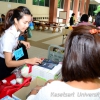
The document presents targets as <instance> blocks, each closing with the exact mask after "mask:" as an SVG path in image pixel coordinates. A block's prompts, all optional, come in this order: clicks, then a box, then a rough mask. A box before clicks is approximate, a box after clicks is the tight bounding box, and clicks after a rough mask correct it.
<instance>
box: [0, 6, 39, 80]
mask: <svg viewBox="0 0 100 100" xmlns="http://www.w3.org/2000/svg"><path fill="white" fill-rule="evenodd" d="M30 22H31V12H30V11H29V9H28V8H26V7H24V6H19V7H17V8H15V9H11V10H9V11H8V12H7V14H6V17H5V23H4V24H5V26H4V31H3V32H2V36H1V38H0V80H2V79H4V78H6V77H7V76H9V75H10V74H11V72H12V70H13V69H14V68H16V67H19V66H22V65H24V64H27V63H28V64H38V63H41V59H39V58H30V59H28V56H27V54H26V53H27V50H26V49H28V48H30V43H29V42H25V41H18V38H19V35H20V34H21V33H23V32H24V31H25V30H26V29H27V28H28V26H29V23H30ZM19 44H22V47H23V48H19V49H18V50H19V51H20V52H18V50H16V48H17V47H18V46H19ZM24 49H25V50H26V51H25V50H24ZM24 51H25V52H24ZM21 54H22V55H21Z"/></svg>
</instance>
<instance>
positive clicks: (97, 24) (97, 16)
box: [95, 12, 100, 29]
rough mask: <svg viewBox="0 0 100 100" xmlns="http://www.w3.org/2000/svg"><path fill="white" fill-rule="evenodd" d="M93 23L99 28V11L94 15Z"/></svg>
mask: <svg viewBox="0 0 100 100" xmlns="http://www.w3.org/2000/svg"><path fill="white" fill-rule="evenodd" d="M95 24H96V27H97V28H99V29H100V12H98V13H97V15H96V17H95Z"/></svg>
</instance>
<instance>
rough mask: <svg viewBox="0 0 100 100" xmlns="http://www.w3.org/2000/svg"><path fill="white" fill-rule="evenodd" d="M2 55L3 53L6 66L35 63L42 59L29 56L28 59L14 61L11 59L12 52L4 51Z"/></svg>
mask: <svg viewBox="0 0 100 100" xmlns="http://www.w3.org/2000/svg"><path fill="white" fill-rule="evenodd" d="M4 55H5V63H6V66H7V67H19V66H21V65H24V64H27V63H28V64H35V65H37V64H39V63H41V62H42V60H41V59H39V58H30V59H23V60H18V61H14V60H12V53H10V52H4Z"/></svg>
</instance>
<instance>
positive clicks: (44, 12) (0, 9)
mask: <svg viewBox="0 0 100 100" xmlns="http://www.w3.org/2000/svg"><path fill="white" fill-rule="evenodd" d="M18 6H26V7H28V8H29V9H30V11H31V13H32V14H33V16H34V17H49V7H44V6H36V5H32V0H26V4H21V3H12V2H3V1H0V15H1V14H6V12H7V11H8V10H9V9H13V8H16V7H18ZM44 20H45V19H44Z"/></svg>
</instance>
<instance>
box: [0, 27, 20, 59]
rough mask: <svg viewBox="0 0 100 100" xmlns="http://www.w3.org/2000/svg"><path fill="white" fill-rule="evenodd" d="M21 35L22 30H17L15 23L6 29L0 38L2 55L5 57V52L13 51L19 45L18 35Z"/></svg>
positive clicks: (0, 53)
mask: <svg viewBox="0 0 100 100" xmlns="http://www.w3.org/2000/svg"><path fill="white" fill-rule="evenodd" d="M19 35H20V31H17V29H16V27H15V25H12V26H11V27H10V28H8V29H7V30H5V32H4V33H3V34H2V36H1V38H0V57H1V58H4V54H3V52H11V53H12V54H13V51H14V50H15V48H16V47H17V45H18V37H19Z"/></svg>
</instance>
